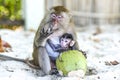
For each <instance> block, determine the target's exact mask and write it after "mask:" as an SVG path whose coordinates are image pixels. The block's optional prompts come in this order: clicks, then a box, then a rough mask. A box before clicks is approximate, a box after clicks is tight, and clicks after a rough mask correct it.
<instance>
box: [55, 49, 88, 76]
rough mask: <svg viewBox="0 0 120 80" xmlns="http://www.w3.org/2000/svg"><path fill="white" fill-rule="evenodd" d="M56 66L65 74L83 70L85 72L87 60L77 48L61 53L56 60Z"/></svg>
mask: <svg viewBox="0 0 120 80" xmlns="http://www.w3.org/2000/svg"><path fill="white" fill-rule="evenodd" d="M56 67H57V69H58V70H59V71H62V72H63V75H64V76H67V75H68V73H69V72H71V71H76V70H83V71H84V72H85V73H86V70H87V61H86V58H85V56H84V55H83V53H82V52H80V51H78V50H69V51H65V52H63V53H61V55H60V56H59V57H58V58H57V60H56Z"/></svg>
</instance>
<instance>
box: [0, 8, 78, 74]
mask: <svg viewBox="0 0 120 80" xmlns="http://www.w3.org/2000/svg"><path fill="white" fill-rule="evenodd" d="M52 13H54V14H56V15H62V16H63V19H62V20H61V21H59V22H58V23H57V24H56V25H54V24H53V20H52V19H51V17H50V16H51V14H52ZM73 27H74V24H73V22H72V16H71V15H70V13H69V11H68V10H67V9H66V8H64V7H63V6H56V7H53V8H51V9H50V11H48V12H47V13H46V15H45V16H44V18H43V20H42V22H41V24H40V26H39V27H38V30H37V32H36V35H35V37H34V43H33V54H32V56H33V60H32V61H31V62H32V63H31V64H33V65H35V66H39V67H40V68H41V69H42V71H43V72H44V73H45V74H49V73H50V71H51V64H50V59H49V56H48V53H47V49H46V48H45V45H46V43H47V39H51V40H56V38H58V37H60V36H62V35H63V34H64V33H70V34H72V36H73V38H74V40H76V34H75V31H74V28H73ZM75 47H76V49H79V48H78V43H77V41H76V42H75ZM0 58H3V59H5V60H16V61H21V62H25V63H27V64H28V65H30V66H31V64H29V62H30V61H29V60H21V59H17V58H11V57H8V56H3V55H1V54H0ZM31 67H33V66H31Z"/></svg>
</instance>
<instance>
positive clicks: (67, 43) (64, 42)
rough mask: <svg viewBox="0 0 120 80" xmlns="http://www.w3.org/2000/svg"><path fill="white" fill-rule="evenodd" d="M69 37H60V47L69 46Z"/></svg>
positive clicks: (66, 47)
mask: <svg viewBox="0 0 120 80" xmlns="http://www.w3.org/2000/svg"><path fill="white" fill-rule="evenodd" d="M70 43H71V39H66V38H61V40H60V44H61V47H62V48H65V49H68V48H69V47H70Z"/></svg>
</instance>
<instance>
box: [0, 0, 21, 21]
mask: <svg viewBox="0 0 120 80" xmlns="http://www.w3.org/2000/svg"><path fill="white" fill-rule="evenodd" d="M1 19H9V20H12V21H13V20H20V19H21V0H0V20H1Z"/></svg>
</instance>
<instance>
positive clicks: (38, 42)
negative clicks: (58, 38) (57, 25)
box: [35, 27, 54, 47]
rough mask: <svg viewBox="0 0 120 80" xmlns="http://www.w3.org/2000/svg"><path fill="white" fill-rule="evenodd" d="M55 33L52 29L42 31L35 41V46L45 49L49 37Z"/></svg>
mask: <svg viewBox="0 0 120 80" xmlns="http://www.w3.org/2000/svg"><path fill="white" fill-rule="evenodd" d="M52 33H54V30H53V29H52V27H49V28H48V29H45V28H43V29H41V31H40V32H39V33H38V35H39V36H38V38H37V39H36V40H35V45H36V46H37V47H39V46H42V47H44V46H45V44H46V41H47V39H48V38H49V36H50V35H51V34H52Z"/></svg>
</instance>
